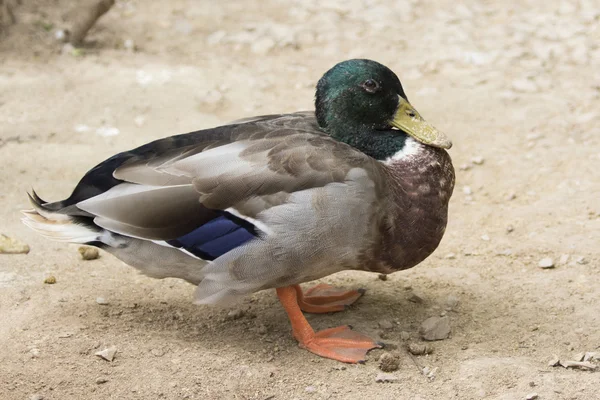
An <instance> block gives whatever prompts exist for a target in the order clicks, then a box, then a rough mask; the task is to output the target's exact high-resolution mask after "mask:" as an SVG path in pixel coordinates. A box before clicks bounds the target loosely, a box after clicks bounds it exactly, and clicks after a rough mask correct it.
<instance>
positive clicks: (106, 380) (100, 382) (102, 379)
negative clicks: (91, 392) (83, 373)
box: [96, 377, 108, 385]
mask: <svg viewBox="0 0 600 400" xmlns="http://www.w3.org/2000/svg"><path fill="white" fill-rule="evenodd" d="M106 382H108V379H106V378H102V377H100V378H96V384H97V385H101V384H103V383H106Z"/></svg>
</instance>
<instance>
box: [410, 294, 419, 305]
mask: <svg viewBox="0 0 600 400" xmlns="http://www.w3.org/2000/svg"><path fill="white" fill-rule="evenodd" d="M408 301H410V302H411V303H416V304H422V303H423V298H422V297H421V296H419V295H418V294H416V293H413V294H411V295H410V297H409V298H408Z"/></svg>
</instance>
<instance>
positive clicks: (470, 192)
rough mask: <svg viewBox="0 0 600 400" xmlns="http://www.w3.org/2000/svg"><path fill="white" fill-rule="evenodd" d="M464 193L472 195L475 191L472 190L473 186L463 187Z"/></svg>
mask: <svg viewBox="0 0 600 400" xmlns="http://www.w3.org/2000/svg"><path fill="white" fill-rule="evenodd" d="M463 193H464V194H467V195H470V194H473V190H471V186H463Z"/></svg>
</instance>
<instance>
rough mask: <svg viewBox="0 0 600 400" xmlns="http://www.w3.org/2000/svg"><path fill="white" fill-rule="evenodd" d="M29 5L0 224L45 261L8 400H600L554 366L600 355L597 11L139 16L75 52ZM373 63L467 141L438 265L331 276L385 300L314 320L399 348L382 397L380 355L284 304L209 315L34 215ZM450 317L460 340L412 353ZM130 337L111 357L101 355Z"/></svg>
mask: <svg viewBox="0 0 600 400" xmlns="http://www.w3.org/2000/svg"><path fill="white" fill-rule="evenodd" d="M23 3H24V4H23V5H21V6H19V7H18V8H17V9H16V10H15V15H16V17H17V20H18V21H19V22H18V24H17V25H14V26H12V27H10V28H9V30H8V33H7V34H5V36H4V37H3V38H2V41H1V42H0V160H1V163H0V204H1V205H2V207H1V208H0V233H3V234H5V235H8V236H10V237H14V238H17V239H20V240H22V241H24V242H26V243H27V244H29V245H30V247H31V251H30V253H29V254H26V255H25V254H21V255H0V343H2V346H0V360H1V362H0V398H1V399H3V400H4V399H6V400H9V399H10V400H12V399H30V398H31V399H42V398H43V399H61V400H63V399H109V398H112V399H180V398H189V399H221V398H223V399H261V400H266V399H354V398H363V399H390V398H397V399H447V398H456V399H483V398H485V399H525V398H526V396H528V395H530V394H537V395H539V399H595V398H600V384H599V382H600V375H599V373H600V371H598V369H600V367H599V368H598V369H597V370H596V371H595V372H594V371H583V370H576V369H565V368H562V367H550V366H548V362H549V361H550V360H551V359H552V358H553V356H554V355H557V356H559V357H560V358H561V359H566V360H572V359H574V358H575V355H576V354H577V353H581V352H586V351H595V352H599V351H600V285H599V284H598V282H600V251H599V242H600V234H599V232H600V218H599V215H600V199H599V197H600V142H599V141H600V139H599V138H600V135H599V134H600V131H599V130H600V111H599V110H600V86H599V85H600V48H599V47H598V45H599V43H600V40H598V39H599V37H600V31H599V28H598V26H599V23H600V22H599V18H600V17H599V15H600V14H599V13H600V9H599V8H598V3H597V1H594V0H589V1H584V0H581V1H564V2H561V1H555V0H552V1H541V0H537V1H532V0H524V1H519V2H512V3H511V4H508V3H506V2H504V1H500V0H497V1H485V2H481V1H475V0H470V1H466V2H461V3H460V4H459V3H457V2H454V1H414V0H413V1H397V2H393V4H386V2H383V1H378V0H368V1H367V0H364V1H358V0H346V1H337V2H336V1H327V2H317V1H313V0H311V1H302V2H295V3H294V4H292V3H288V2H280V1H272V0H266V1H265V0H261V1H255V0H250V1H246V2H234V1H221V2H208V1H207V2H196V1H178V0H173V1H168V2H166V1H165V2H158V1H155V2H149V1H119V2H118V4H117V5H116V6H115V7H114V8H113V9H112V10H111V11H110V12H109V13H108V14H106V15H105V16H104V17H103V18H102V19H101V20H100V21H99V23H98V25H97V26H95V27H94V28H93V29H92V31H90V34H89V36H88V38H87V45H86V47H85V48H84V49H83V52H80V51H75V52H74V51H73V50H72V49H68V48H67V49H65V50H64V51H61V47H62V45H61V44H58V43H57V42H56V40H55V39H54V35H55V31H56V30H57V29H60V28H63V27H66V26H68V21H69V12H70V11H69V4H71V3H75V2H67V1H53V2H42V1H38V2H35V1H29V2H28V1H26V0H25V1H24V2H23ZM49 3H51V4H50V5H48V4H49ZM390 3H392V2H390ZM352 57H368V58H372V59H375V60H378V61H380V62H382V63H384V64H386V65H388V66H389V67H391V68H392V69H393V70H395V71H396V72H397V73H398V75H399V76H400V79H401V80H402V81H403V84H404V88H405V91H406V93H407V94H408V96H409V98H410V99H411V102H412V103H413V104H414V105H415V106H416V107H417V109H418V110H419V111H420V112H421V114H422V115H424V116H425V118H426V119H427V120H428V121H430V122H431V123H433V124H434V125H435V126H437V127H438V128H439V129H440V130H443V131H444V132H446V133H447V134H448V135H449V136H450V137H451V138H452V140H453V142H454V147H453V148H452V149H451V151H450V153H451V155H452V157H453V160H454V163H455V166H456V169H457V187H456V191H455V194H454V197H453V199H452V203H451V209H450V223H449V226H448V229H447V233H446V236H445V238H444V240H443V242H442V244H441V246H440V248H439V249H438V250H437V251H436V253H435V254H434V255H432V256H431V257H430V258H429V259H428V260H426V261H425V262H423V263H422V264H421V265H419V266H417V267H415V268H414V269H412V270H409V271H405V272H400V273H397V274H394V275H390V276H389V277H388V279H387V280H386V281H382V280H380V279H378V277H377V276H376V275H372V274H366V273H342V274H338V275H335V276H332V277H329V278H328V279H325V281H327V282H330V283H334V284H337V285H343V286H347V287H364V288H366V289H367V293H366V295H365V296H364V297H363V298H362V299H361V300H360V301H359V302H358V303H357V304H356V306H354V307H352V309H351V310H348V311H346V312H342V313H337V314H331V315H310V316H308V318H309V320H310V321H311V323H312V324H313V325H314V327H315V328H317V329H323V328H326V327H332V326H337V325H341V324H348V323H350V324H352V325H353V326H354V328H355V329H356V330H358V331H361V332H364V333H367V334H370V335H372V336H374V337H378V338H380V339H382V340H383V341H385V342H386V343H390V344H391V345H392V346H391V347H392V349H393V348H394V345H395V346H397V349H396V350H394V351H395V352H396V353H397V354H399V355H400V366H399V369H398V370H397V371H393V372H389V374H392V379H391V380H392V382H389V383H378V382H376V378H377V376H378V374H380V373H382V372H381V371H380V370H379V367H378V364H379V363H378V362H377V358H378V357H379V356H380V355H381V354H382V351H373V352H371V353H370V354H369V359H368V362H367V363H366V364H365V365H344V364H341V363H338V362H334V361H331V360H325V359H322V358H319V357H317V356H315V355H313V354H310V353H308V352H306V351H304V350H302V349H299V348H298V347H297V345H296V342H295V341H294V339H293V338H292V336H291V335H290V327H289V323H288V321H287V319H286V316H285V314H284V312H283V310H282V308H281V307H280V305H279V304H278V302H277V300H276V297H275V294H274V293H273V291H267V292H261V293H257V294H255V295H253V296H250V297H248V298H247V299H246V300H245V301H244V302H243V303H241V304H239V305H237V306H235V307H234V308H230V309H223V308H211V307H206V306H194V305H193V304H192V303H191V299H192V292H193V287H192V286H190V285H189V284H186V283H184V282H181V281H178V280H170V279H167V280H162V281H160V280H153V279H150V278H146V277H144V276H141V275H139V274H138V273H137V272H136V271H135V270H134V269H132V268H130V267H127V266H125V265H123V264H122V263H121V262H120V261H118V260H116V259H115V258H113V257H111V256H110V255H108V254H107V253H103V252H101V255H100V258H99V259H97V260H91V261H83V260H81V256H80V254H79V253H78V251H77V246H76V245H66V244H61V243H54V242H50V241H47V240H45V239H43V238H40V237H38V236H36V235H35V234H34V233H33V232H32V231H29V230H28V229H27V228H26V227H25V226H24V225H22V224H21V222H20V215H19V210H21V209H24V208H27V207H28V203H27V198H26V196H25V192H26V190H28V189H30V188H31V187H35V188H36V190H37V191H38V192H39V193H40V195H41V196H42V197H43V198H45V199H48V200H57V199H61V198H64V197H66V196H67V195H68V194H69V193H70V190H71V189H72V188H73V187H74V185H75V183H76V182H77V180H78V179H79V178H80V177H81V176H82V175H83V173H84V172H85V171H87V170H88V169H89V168H90V167H92V166H93V165H95V164H96V163H97V162H100V161H102V160H103V159H105V158H106V157H108V156H110V155H112V154H114V153H116V152H119V151H122V150H125V149H129V148H132V147H134V146H137V145H140V144H143V143H145V142H148V141H150V140H153V139H156V138H160V137H163V136H168V135H172V134H177V133H183V132H187V131H192V130H196V129H199V128H205V127H211V126H215V125H217V124H221V123H225V122H227V121H230V120H232V119H236V118H241V117H246V116H252V115H258V114H265V113H276V112H287V111H295V110H300V109H310V108H312V99H313V96H314V84H315V83H316V81H317V79H318V78H319V77H320V76H321V74H322V73H323V72H324V71H325V70H327V69H328V68H330V67H331V66H332V65H333V64H335V63H336V62H338V61H341V60H343V59H348V58H352ZM548 257H549V258H551V259H552V260H553V261H554V264H555V267H554V268H548V269H542V268H540V267H539V266H538V263H539V262H540V261H541V260H542V259H543V258H548ZM50 275H52V276H54V277H55V278H56V283H54V284H45V283H44V280H45V279H47V278H48V277H49V276H50ZM49 281H50V282H51V281H52V280H51V279H50V280H49ZM415 295H416V297H415ZM440 314H445V315H447V316H448V317H449V318H450V324H451V329H452V333H451V336H450V338H448V339H446V340H442V341H437V342H432V343H431V346H432V347H433V353H432V354H429V355H422V356H410V355H409V353H408V352H407V351H406V350H405V345H406V344H408V343H411V342H417V343H419V342H420V339H419V327H420V324H421V322H423V321H424V320H425V319H427V318H429V317H432V316H439V315H440ZM111 346H115V347H116V349H117V352H116V355H115V357H114V360H113V361H112V362H109V361H106V360H104V359H101V358H100V357H97V356H95V355H94V354H95V353H96V352H97V351H100V350H103V349H105V348H107V347H111ZM422 368H427V369H426V371H425V372H426V373H425V374H424V373H423V372H422Z"/></svg>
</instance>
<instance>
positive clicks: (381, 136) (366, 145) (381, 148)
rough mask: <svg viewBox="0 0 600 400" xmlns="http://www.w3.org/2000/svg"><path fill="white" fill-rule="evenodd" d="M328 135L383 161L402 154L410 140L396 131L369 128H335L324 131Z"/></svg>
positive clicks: (402, 133)
mask: <svg viewBox="0 0 600 400" xmlns="http://www.w3.org/2000/svg"><path fill="white" fill-rule="evenodd" d="M326 131H327V133H329V135H330V136H331V137H332V138H334V139H336V140H339V141H340V142H344V143H346V144H349V145H350V146H352V147H354V148H356V149H357V150H360V151H361V152H363V153H365V154H366V155H368V156H371V157H373V158H374V159H376V160H380V161H384V160H387V159H389V158H390V157H393V156H394V155H395V154H397V153H399V152H402V151H403V150H404V149H405V148H406V146H407V144H408V143H409V141H410V140H412V139H411V138H409V137H408V136H407V135H406V134H405V133H404V132H401V131H397V130H392V129H389V130H373V129H372V128H369V127H350V126H336V127H335V128H333V129H326Z"/></svg>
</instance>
